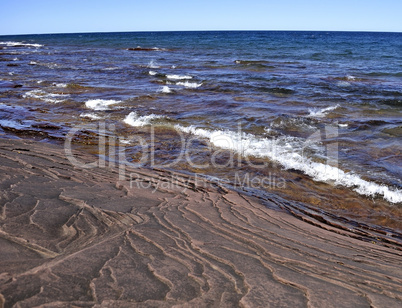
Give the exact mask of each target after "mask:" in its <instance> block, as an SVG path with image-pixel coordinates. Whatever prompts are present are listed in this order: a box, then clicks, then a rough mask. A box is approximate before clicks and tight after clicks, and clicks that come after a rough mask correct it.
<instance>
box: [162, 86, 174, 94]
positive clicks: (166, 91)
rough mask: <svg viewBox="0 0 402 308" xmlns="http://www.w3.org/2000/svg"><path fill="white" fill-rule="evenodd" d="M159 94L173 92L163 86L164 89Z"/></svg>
mask: <svg viewBox="0 0 402 308" xmlns="http://www.w3.org/2000/svg"><path fill="white" fill-rule="evenodd" d="M159 92H162V93H172V90H170V88H169V87H168V86H163V87H162V88H160V89H159Z"/></svg>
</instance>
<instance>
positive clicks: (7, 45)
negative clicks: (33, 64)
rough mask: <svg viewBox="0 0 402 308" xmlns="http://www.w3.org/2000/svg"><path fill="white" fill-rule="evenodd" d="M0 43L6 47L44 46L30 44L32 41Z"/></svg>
mask: <svg viewBox="0 0 402 308" xmlns="http://www.w3.org/2000/svg"><path fill="white" fill-rule="evenodd" d="M0 45H4V46H6V47H34V48H40V47H43V45H41V44H30V43H24V42H12V41H10V42H0Z"/></svg>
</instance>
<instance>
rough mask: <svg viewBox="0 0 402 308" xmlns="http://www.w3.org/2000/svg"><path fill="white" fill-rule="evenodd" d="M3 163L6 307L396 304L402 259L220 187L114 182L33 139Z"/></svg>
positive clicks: (7, 148) (147, 175) (146, 176)
mask: <svg viewBox="0 0 402 308" xmlns="http://www.w3.org/2000/svg"><path fill="white" fill-rule="evenodd" d="M76 157H80V159H85V158H89V154H84V153H77V154H76ZM0 165H1V167H0V174H1V177H0V187H1V194H0V197H1V199H0V247H1V249H0V306H4V307H36V306H41V307H172V306H180V307H400V306H401V305H402V287H401V286H402V270H401V267H402V258H401V257H402V253H401V250H400V249H393V248H392V247H384V246H380V245H375V244H373V243H370V242H364V241H360V240H358V239H356V238H353V237H352V235H353V234H348V232H347V230H341V231H339V230H336V231H337V232H332V231H331V228H332V227H331V226H326V227H325V228H320V226H319V225H320V222H319V221H316V222H315V224H316V226H315V225H312V224H310V223H306V222H304V221H302V220H300V219H297V218H296V217H294V216H292V215H289V214H287V213H284V212H280V211H274V210H272V209H268V208H267V207H266V206H264V205H262V204H261V202H259V201H258V200H257V199H254V198H252V197H247V196H244V195H240V194H239V193H237V192H234V191H230V190H227V189H224V188H220V187H217V186H216V185H215V184H213V183H209V182H200V180H199V179H198V180H197V182H194V180H193V179H192V178H191V177H189V176H185V175H180V174H175V173H172V172H167V171H162V170H154V171H149V170H144V169H133V170H130V169H129V168H128V167H127V172H126V174H127V179H126V180H125V181H119V177H118V170H117V169H113V168H95V169H86V170H82V169H79V168H74V167H73V166H72V165H71V164H70V162H69V161H68V160H67V159H66V158H65V154H64V150H63V148H62V147H60V146H54V145H48V144H43V143H37V142H34V141H22V140H7V139H0ZM130 173H133V174H134V175H135V176H134V177H132V178H134V179H135V181H131V182H130V181H129V177H128V176H129V174H130ZM156 187H157V189H156ZM334 231H335V229H334ZM395 245H396V244H395ZM396 248H397V247H396Z"/></svg>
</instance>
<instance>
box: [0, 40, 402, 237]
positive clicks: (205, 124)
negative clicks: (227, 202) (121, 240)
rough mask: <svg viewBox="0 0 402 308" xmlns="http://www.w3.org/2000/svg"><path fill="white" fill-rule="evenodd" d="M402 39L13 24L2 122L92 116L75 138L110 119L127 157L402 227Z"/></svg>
mask: <svg viewBox="0 0 402 308" xmlns="http://www.w3.org/2000/svg"><path fill="white" fill-rule="evenodd" d="M401 48H402V34H400V33H341V32H328V33H327V32H161V33H108V34H101V33H100V34H62V35H35V36H16V37H0V117H1V120H0V127H1V128H2V130H3V134H19V135H21V134H23V135H27V136H30V137H32V136H36V137H38V138H45V139H48V140H52V139H54V138H64V137H65V136H66V135H67V134H68V132H69V130H70V129H71V128H72V127H74V126H76V125H84V126H82V127H81V128H80V130H79V131H78V132H77V134H76V137H77V138H76V141H80V142H81V143H87V144H88V143H89V144H95V145H96V144H97V142H98V141H99V140H100V139H102V140H103V139H105V138H103V137H102V138H99V130H101V135H102V134H103V135H106V136H108V137H110V138H106V139H107V140H109V141H110V140H113V142H109V143H110V144H111V145H113V144H116V146H118V148H117V151H119V150H120V151H124V159H125V160H127V161H128V162H132V163H138V164H142V165H146V166H151V167H163V168H170V169H174V170H181V171H185V172H195V173H197V174H203V175H205V176H209V177H214V178H216V179H217V181H220V182H221V183H222V184H225V185H230V186H233V187H237V188H238V189H241V190H246V191H248V192H249V193H252V194H254V195H258V196H260V197H261V198H266V199H275V200H277V203H278V204H280V206H281V207H282V208H286V206H284V204H289V206H292V207H293V208H297V209H300V208H304V209H306V208H309V207H311V209H310V210H312V211H313V210H314V211H315V212H318V213H321V214H322V215H326V213H332V214H334V215H336V217H338V218H339V220H342V219H343V220H345V219H346V218H347V219H349V220H350V219H351V220H353V221H356V223H368V224H373V225H380V226H383V227H389V228H392V229H393V230H394V231H395V230H401V229H402V226H401V220H400V218H401V203H402V167H401V166H402V158H401V155H400V154H401V150H402V142H401V141H402V139H401V134H402V118H401V114H402V113H401V111H402V54H401V53H400V50H401ZM107 148H109V146H107ZM96 149H97V150H96ZM96 149H95V150H91V151H94V152H99V148H96ZM100 150H101V152H102V148H101V149H100ZM115 152H116V151H111V154H113V153H115ZM101 154H102V153H101ZM103 154H105V155H108V154H110V153H109V152H107V153H103ZM320 211H324V212H320ZM349 222H350V221H349ZM380 229H381V228H379V229H378V230H380ZM384 230H388V229H384ZM387 232H388V231H387ZM383 233H384V232H383Z"/></svg>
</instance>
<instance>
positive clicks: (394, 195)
mask: <svg viewBox="0 0 402 308" xmlns="http://www.w3.org/2000/svg"><path fill="white" fill-rule="evenodd" d="M175 128H176V129H177V130H178V131H182V132H185V133H188V134H193V135H195V136H198V137H202V138H206V139H208V140H209V141H210V143H211V144H212V145H214V146H216V147H219V148H222V149H226V150H232V151H234V152H237V153H239V154H241V155H244V156H254V157H261V158H269V159H270V160H272V161H275V162H278V163H279V164H281V165H282V166H283V167H284V168H285V169H295V170H299V171H302V172H303V173H305V174H307V175H308V176H310V177H312V178H313V179H314V180H315V181H319V182H327V183H328V182H330V183H333V184H334V185H342V186H345V187H349V188H352V189H353V190H354V191H356V192H357V193H359V194H361V195H365V196H371V197H374V196H375V195H381V196H382V197H383V198H384V199H385V200H387V201H389V202H391V203H399V202H402V190H400V189H391V188H389V187H387V186H386V185H381V184H377V183H374V182H370V181H366V180H364V179H362V178H361V177H360V176H359V175H357V174H354V173H353V172H345V171H343V170H341V169H339V168H337V167H334V166H330V165H327V164H324V163H320V162H315V161H313V160H312V159H311V158H308V157H305V156H303V155H302V153H303V151H302V148H301V147H300V145H301V144H303V142H302V140H298V139H296V140H295V138H288V137H282V138H278V139H268V138H259V137H256V136H254V135H252V134H246V133H235V132H231V131H221V130H216V131H210V130H206V129H201V128H196V127H193V126H188V127H183V126H181V125H175Z"/></svg>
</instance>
